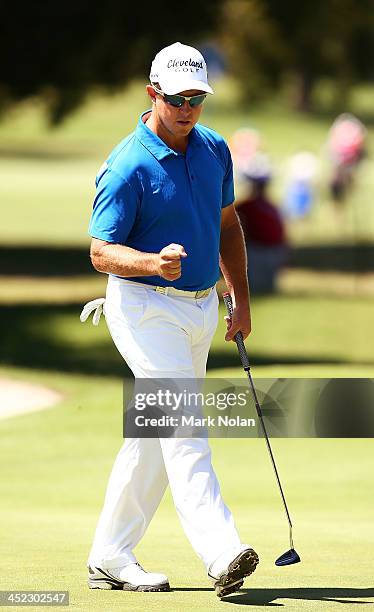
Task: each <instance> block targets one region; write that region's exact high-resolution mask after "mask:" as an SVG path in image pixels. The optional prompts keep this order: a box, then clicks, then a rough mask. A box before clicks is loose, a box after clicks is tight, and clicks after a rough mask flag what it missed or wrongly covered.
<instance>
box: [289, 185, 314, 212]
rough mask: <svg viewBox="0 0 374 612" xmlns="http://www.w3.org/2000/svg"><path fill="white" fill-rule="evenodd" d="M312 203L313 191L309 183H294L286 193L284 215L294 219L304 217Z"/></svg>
mask: <svg viewBox="0 0 374 612" xmlns="http://www.w3.org/2000/svg"><path fill="white" fill-rule="evenodd" d="M312 203H313V189H312V186H311V184H310V183H308V182H305V181H294V182H293V183H291V184H290V185H289V186H288V188H287V192H286V201H285V213H286V216H287V217H291V218H294V219H297V218H301V217H305V215H307V214H308V213H309V212H310V209H311V207H312Z"/></svg>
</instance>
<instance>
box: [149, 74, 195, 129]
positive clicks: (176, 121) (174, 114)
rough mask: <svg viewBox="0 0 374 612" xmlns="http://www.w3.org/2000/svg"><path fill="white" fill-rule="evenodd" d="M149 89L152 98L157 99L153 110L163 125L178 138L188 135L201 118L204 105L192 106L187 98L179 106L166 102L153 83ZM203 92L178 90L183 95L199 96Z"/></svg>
mask: <svg viewBox="0 0 374 612" xmlns="http://www.w3.org/2000/svg"><path fill="white" fill-rule="evenodd" d="M147 91H148V93H149V95H150V96H151V98H152V99H153V100H155V102H154V105H153V110H154V112H155V113H156V115H157V119H158V120H159V121H160V122H161V123H162V125H163V127H164V128H165V129H166V130H167V131H168V132H169V133H170V134H172V135H173V136H174V137H176V138H178V137H179V138H181V137H184V136H188V134H189V133H190V131H191V130H192V128H193V127H194V125H195V124H196V123H197V122H198V120H199V117H200V115H201V111H202V108H203V105H202V104H200V105H199V106H195V107H191V106H190V103H189V102H188V100H186V101H185V102H184V104H183V106H181V107H179V108H177V107H175V106H172V105H171V104H168V103H167V102H165V100H164V98H163V96H162V95H160V94H158V93H157V92H156V91H155V90H154V88H153V87H152V86H151V85H148V86H147ZM203 93H205V92H203V91H200V90H198V89H188V90H186V91H181V92H178V94H179V95H181V96H197V95H199V94H203Z"/></svg>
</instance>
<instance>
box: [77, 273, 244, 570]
mask: <svg viewBox="0 0 374 612" xmlns="http://www.w3.org/2000/svg"><path fill="white" fill-rule="evenodd" d="M104 312H105V317H106V322H107V325H108V328H109V331H110V333H111V336H112V338H113V341H114V343H115V345H116V347H117V348H118V350H119V352H120V353H121V355H122V357H123V358H124V359H125V361H126V362H127V364H128V365H129V367H130V368H131V370H132V372H133V373H134V376H135V378H173V379H181V378H204V376H205V372H206V362H207V357H208V351H209V347H210V344H211V341H212V337H213V335H214V332H215V329H216V326H217V317H218V297H217V292H216V290H215V289H213V290H212V291H211V293H210V294H209V295H208V297H204V298H199V299H192V298H190V297H179V296H178V297H175V296H168V295H163V294H160V293H158V292H156V291H154V290H152V289H148V288H146V287H144V286H142V285H139V286H137V284H136V283H134V282H129V281H125V280H122V279H119V278H116V277H113V276H109V280H108V287H107V294H106V302H105V306H104ZM168 483H169V484H170V488H171V493H172V496H173V500H174V504H175V507H176V510H177V513H178V516H179V519H180V521H181V523H182V526H183V529H184V531H185V533H186V535H187V537H188V539H189V541H190V542H191V545H192V547H193V548H194V550H195V551H196V553H197V554H198V556H199V557H200V558H201V559H202V561H203V562H204V564H205V565H206V567H207V569H209V566H210V565H211V564H212V563H213V562H214V561H215V560H216V559H217V557H218V556H219V555H221V554H222V553H224V552H225V551H227V550H228V549H231V548H233V547H234V548H236V547H237V546H240V540H239V535H238V533H237V530H236V528H235V524H234V520H233V517H232V514H231V513H230V511H229V510H228V508H227V507H226V505H225V504H224V502H223V499H222V497H221V492H220V488H219V484H218V481H217V477H216V475H215V473H214V470H213V467H212V463H211V451H210V448H209V445H208V441H207V439H205V438H127V439H126V440H125V442H124V444H123V446H122V448H121V449H120V451H119V453H118V456H117V458H116V460H115V463H114V466H113V469H112V473H111V475H110V478H109V482H108V487H107V491H106V496H105V501H104V507H103V510H102V512H101V515H100V519H99V522H98V525H97V528H96V533H95V537H94V542H93V546H92V549H91V552H90V555H89V559H88V563H89V564H90V565H96V566H98V567H101V568H103V569H105V568H107V569H110V568H113V567H121V566H123V565H127V564H129V563H133V562H135V561H136V558H135V556H134V554H133V549H134V548H135V546H136V545H137V544H138V542H139V541H140V539H141V537H142V536H143V534H144V533H145V531H146V529H147V527H148V525H149V523H150V521H151V519H152V517H153V514H154V512H155V511H156V509H157V507H158V505H159V503H160V501H161V499H162V497H163V495H164V492H165V489H166V487H167V485H168Z"/></svg>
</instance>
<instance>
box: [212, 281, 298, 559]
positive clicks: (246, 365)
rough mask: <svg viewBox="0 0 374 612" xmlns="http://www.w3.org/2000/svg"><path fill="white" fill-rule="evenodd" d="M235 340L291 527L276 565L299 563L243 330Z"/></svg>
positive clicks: (229, 305) (229, 308)
mask: <svg viewBox="0 0 374 612" xmlns="http://www.w3.org/2000/svg"><path fill="white" fill-rule="evenodd" d="M223 301H224V302H225V306H226V310H227V314H228V315H229V317H230V319H231V318H232V313H233V306H232V300H231V295H230V294H229V293H224V294H223ZM234 340H235V342H236V345H237V347H238V352H239V356H240V360H241V362H242V366H243V369H244V370H245V372H246V374H247V376H248V379H249V384H250V387H251V390H252V393H253V398H254V401H255V406H256V411H257V415H258V418H259V419H260V423H261V428H262V432H263V434H264V437H265V441H266V446H267V448H268V451H269V455H270V459H271V463H272V465H273V469H274V473H275V476H276V479H277V483H278V487H279V491H280V494H281V496H282V501H283V505H284V509H285V511H286V515H287V521H288V525H289V528H290V550H287V552H285V553H283V555H281V556H280V557H278V559H276V561H275V565H279V566H282V565H293V564H294V563H299V561H300V557H299V555H298V554H297V552H296V550H295V549H294V546H293V539H292V522H291V517H290V513H289V512H288V508H287V504H286V498H285V496H284V493H283V489H282V485H281V481H280V478H279V474H278V470H277V466H276V465H275V460H274V456H273V451H272V450H271V446H270V442H269V437H268V434H267V432H266V428H265V423H264V419H263V416H262V411H261V407H260V404H259V403H258V399H257V394H256V389H255V386H254V384H253V380H252V376H251V369H250V365H249V359H248V355H247V351H246V349H245V346H244V341H243V336H242V332H241V331H239V332H237V333H236V334H235V336H234Z"/></svg>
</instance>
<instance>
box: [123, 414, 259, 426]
mask: <svg viewBox="0 0 374 612" xmlns="http://www.w3.org/2000/svg"><path fill="white" fill-rule="evenodd" d="M135 425H136V426H137V427H178V426H183V427H256V421H255V419H246V418H243V417H240V416H235V417H229V416H227V415H219V416H217V417H212V416H208V417H201V418H198V417H195V416H193V415H191V416H186V415H182V416H181V417H180V418H178V417H175V416H167V415H163V416H161V417H159V418H148V417H145V416H144V415H142V414H140V415H137V416H136V417H135Z"/></svg>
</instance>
